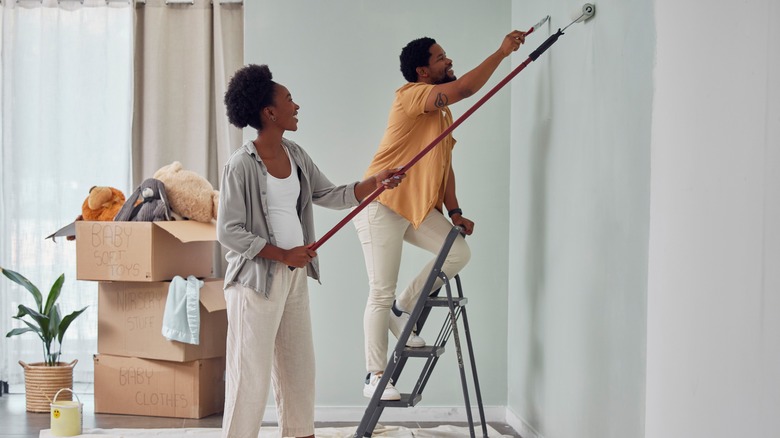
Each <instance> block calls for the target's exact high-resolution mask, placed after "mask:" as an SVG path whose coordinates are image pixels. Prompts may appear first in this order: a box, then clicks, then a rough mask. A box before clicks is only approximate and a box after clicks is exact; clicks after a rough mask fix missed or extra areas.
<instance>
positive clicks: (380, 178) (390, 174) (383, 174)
mask: <svg viewBox="0 0 780 438" xmlns="http://www.w3.org/2000/svg"><path fill="white" fill-rule="evenodd" d="M400 170H401V168H400V167H396V168H395V169H385V170H382V171H380V172H379V173H377V174H376V175H374V181H376V188H379V187H382V186H384V187H385V189H394V188H396V187H398V184H401V180H402V179H404V178H406V174H405V173H399V174H396V173H397V172H398V171H400Z"/></svg>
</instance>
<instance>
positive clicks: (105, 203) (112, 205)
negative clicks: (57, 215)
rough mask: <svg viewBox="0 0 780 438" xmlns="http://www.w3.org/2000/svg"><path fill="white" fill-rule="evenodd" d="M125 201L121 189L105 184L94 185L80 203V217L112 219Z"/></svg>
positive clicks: (87, 219) (96, 219)
mask: <svg viewBox="0 0 780 438" xmlns="http://www.w3.org/2000/svg"><path fill="white" fill-rule="evenodd" d="M124 203H125V195H124V193H122V192H121V191H119V190H117V189H115V188H113V187H107V186H94V187H92V188H91V189H89V195H88V196H87V199H85V200H84V203H83V204H82V205H81V218H80V219H83V220H85V221H112V220H114V216H116V214H117V213H118V212H119V210H120V209H121V208H122V205H123V204H124Z"/></svg>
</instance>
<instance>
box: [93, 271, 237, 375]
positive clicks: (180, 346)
mask: <svg viewBox="0 0 780 438" xmlns="http://www.w3.org/2000/svg"><path fill="white" fill-rule="evenodd" d="M170 285H171V282H169V281H165V282H154V283H130V282H100V283H99V284H98V333H97V336H98V348H97V351H98V353H100V354H111V355H115V356H134V357H140V358H145V359H159V360H170V361H176V362H189V361H192V360H196V359H205V358H210V357H221V356H224V355H225V339H226V337H227V312H226V310H225V308H226V304H225V294H224V291H223V289H222V279H221V278H209V279H206V280H204V282H203V287H201V289H200V306H199V307H200V314H199V318H200V329H199V335H200V336H199V342H198V344H197V345H195V344H188V343H185V342H179V341H171V340H168V339H166V338H165V337H164V336H163V335H162V326H163V315H164V312H165V306H166V304H167V301H168V289H169V288H170Z"/></svg>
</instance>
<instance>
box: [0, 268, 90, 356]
mask: <svg viewBox="0 0 780 438" xmlns="http://www.w3.org/2000/svg"><path fill="white" fill-rule="evenodd" d="M0 271H2V272H3V275H5V276H6V277H8V279H9V280H11V281H13V282H14V283H16V284H18V285H20V286H22V287H24V288H25V289H27V290H28V291H29V292H30V294H32V296H33V298H34V299H35V304H37V306H38V308H37V309H33V308H31V307H27V306H25V305H23V304H20V305H19V311H18V312H17V314H16V316H14V317H13V318H14V319H17V320H19V321H22V322H23V323H24V324H25V325H26V326H27V327H21V328H15V329H13V330H11V331H10V332H8V333H7V334H6V335H5V337H6V338H10V337H11V336H17V335H21V334H23V333H27V332H33V333H35V334H36V335H38V337H39V338H41V341H42V342H43V356H44V362H45V363H46V365H47V366H55V365H57V363H58V362H59V360H60V354H61V353H62V338H63V336H65V332H66V331H67V330H68V327H70V324H71V323H72V322H73V320H74V319H76V317H78V316H79V315H81V314H82V313H83V312H84V311H85V310H87V308H86V307H84V308H83V309H81V310H77V311H75V312H73V313H71V314H69V315H67V316H65V317H64V318H63V317H62V316H61V314H60V306H59V304H57V300H58V299H59V297H60V293H61V292H62V284H63V283H64V282H65V274H62V275H60V277H59V278H58V279H57V280H56V281H55V282H54V284H53V285H52V287H51V290H50V291H49V294H48V296H47V297H46V303H45V304H44V302H43V294H41V291H39V290H38V288H37V287H36V286H35V285H34V284H32V282H30V280H28V279H27V278H25V277H24V276H23V275H21V274H19V273H18V272H14V271H11V270H10V269H5V268H0ZM25 317H28V318H25ZM55 339H56V340H57V344H54V341H55ZM57 345H58V346H59V349H58V350H55V351H53V350H52V347H55V348H56V346H57Z"/></svg>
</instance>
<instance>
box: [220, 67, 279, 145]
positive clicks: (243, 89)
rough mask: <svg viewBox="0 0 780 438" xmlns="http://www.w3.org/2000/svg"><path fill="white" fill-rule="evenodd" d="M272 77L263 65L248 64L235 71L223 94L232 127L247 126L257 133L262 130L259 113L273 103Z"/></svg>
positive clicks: (273, 86)
mask: <svg viewBox="0 0 780 438" xmlns="http://www.w3.org/2000/svg"><path fill="white" fill-rule="evenodd" d="M272 77H273V76H272V75H271V70H270V69H269V68H268V66H267V65H265V64H263V65H256V64H249V65H246V66H244V67H242V68H240V69H238V70H237V71H236V73H235V74H234V75H233V77H232V78H231V79H230V83H228V87H227V91H226V92H225V107H226V108H227V117H228V120H229V121H230V123H231V124H232V125H234V126H236V127H239V128H244V127H246V126H247V125H248V126H251V127H253V128H255V129H256V130H258V131H259V130H261V129H262V128H263V124H262V121H261V120H260V111H262V110H263V108H265V107H267V106H270V105H271V104H272V103H273V99H274V88H275V86H276V82H274V81H272V80H271V79H272Z"/></svg>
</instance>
